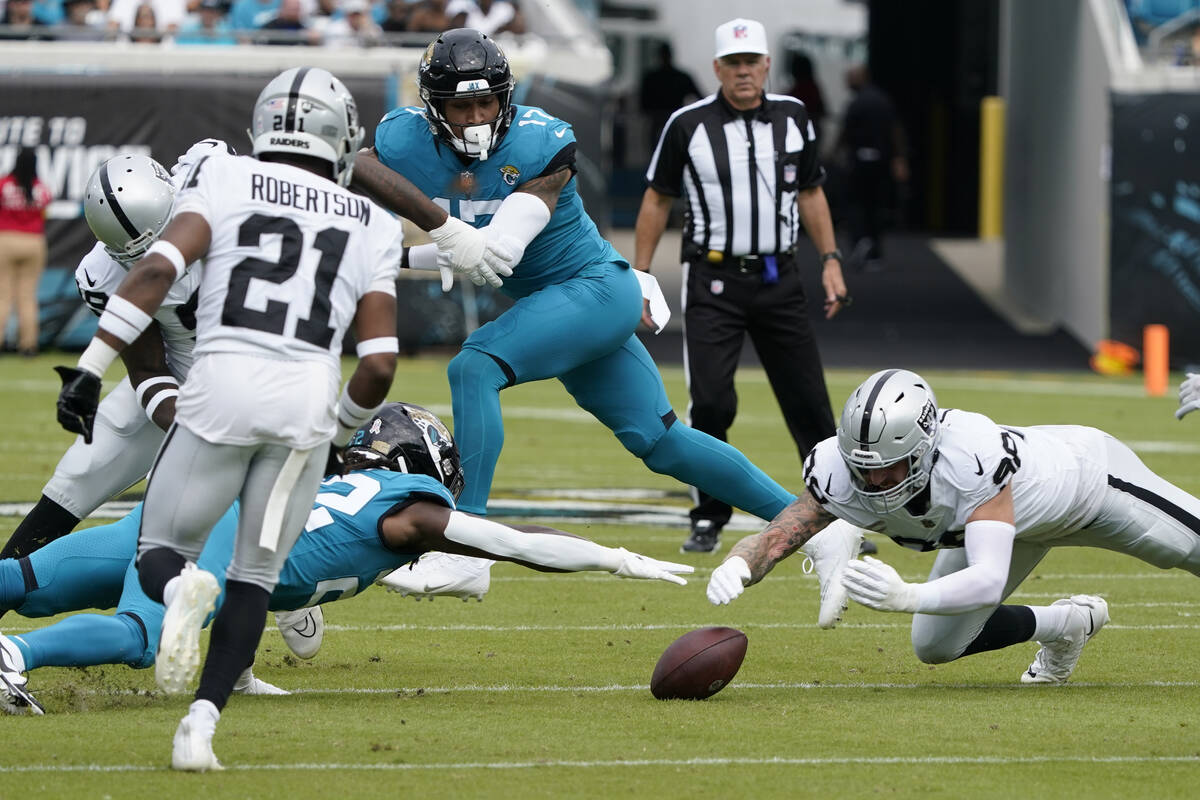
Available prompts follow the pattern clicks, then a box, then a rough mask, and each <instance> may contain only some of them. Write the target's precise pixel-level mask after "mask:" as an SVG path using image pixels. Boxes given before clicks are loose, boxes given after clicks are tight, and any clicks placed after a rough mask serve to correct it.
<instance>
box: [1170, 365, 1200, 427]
mask: <svg viewBox="0 0 1200 800" xmlns="http://www.w3.org/2000/svg"><path fill="white" fill-rule="evenodd" d="M1197 408H1200V374H1198V373H1195V372H1189V373H1188V374H1187V377H1186V378H1184V379H1183V383H1181V384H1179V408H1178V409H1176V411H1175V419H1183V418H1184V416H1185V415H1187V414H1189V413H1191V412H1192V411H1195V410H1196V409H1197Z"/></svg>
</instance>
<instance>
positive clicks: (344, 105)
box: [250, 67, 364, 186]
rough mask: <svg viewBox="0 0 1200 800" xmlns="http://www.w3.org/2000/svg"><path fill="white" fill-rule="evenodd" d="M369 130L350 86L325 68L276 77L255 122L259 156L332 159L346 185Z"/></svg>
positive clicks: (265, 92) (336, 175) (341, 182)
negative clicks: (363, 126)
mask: <svg viewBox="0 0 1200 800" xmlns="http://www.w3.org/2000/svg"><path fill="white" fill-rule="evenodd" d="M363 135H364V132H363V128H362V126H361V125H359V123H358V107H357V106H356V105H355V104H354V98H353V97H351V96H350V91H349V90H348V89H346V87H345V86H344V85H343V84H342V82H341V81H339V80H338V79H337V78H335V77H333V75H332V74H330V73H329V71H327V70H324V69H320V68H319V67H293V68H292V69H289V70H285V71H284V72H281V73H280V74H279V75H277V76H275V77H274V78H272V79H271V82H270V83H268V84H267V85H266V86H265V87H263V90H262V92H260V93H259V95H258V102H256V103H255V104H254V117H253V119H252V120H251V122H250V140H251V142H252V143H253V148H254V154H255V155H260V154H262V153H293V154H295V155H301V156H311V157H313V158H319V159H322V160H324V161H328V162H329V163H330V164H332V165H333V178H334V180H335V181H336V182H337V183H338V184H339V185H340V186H347V185H349V183H350V176H351V174H352V173H353V172H354V159H355V158H356V157H357V156H358V148H359V147H360V146H361V145H362V140H363Z"/></svg>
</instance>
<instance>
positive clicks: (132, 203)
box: [83, 155, 175, 267]
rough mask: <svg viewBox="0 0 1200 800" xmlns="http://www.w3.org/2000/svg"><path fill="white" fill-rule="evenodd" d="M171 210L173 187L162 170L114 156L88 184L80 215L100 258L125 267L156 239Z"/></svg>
mask: <svg viewBox="0 0 1200 800" xmlns="http://www.w3.org/2000/svg"><path fill="white" fill-rule="evenodd" d="M174 205H175V185H174V184H173V183H172V182H171V174H170V173H169V172H167V170H166V169H165V168H164V167H163V166H162V164H159V163H158V162H157V161H155V160H154V159H152V158H150V157H149V156H142V155H119V156H113V157H112V158H110V159H108V160H107V161H105V162H104V163H103V164H101V165H100V166H98V167H96V169H95V171H93V172H92V174H91V177H89V178H88V182H87V189H86V190H85V191H84V200H83V214H84V217H85V218H86V219H87V223H88V227H89V228H91V230H92V233H93V235H95V237H96V238H97V239H98V240H100V242H101V243H103V244H104V250H105V252H107V253H108V254H109V256H111V257H112V258H113V259H114V260H115V261H117V262H119V263H120V264H121V265H123V266H126V267H128V266H129V265H130V264H132V263H133V262H134V261H136V260H137V259H139V258H141V256H142V254H143V253H145V252H146V250H147V249H148V248H149V247H150V245H152V244H153V243H154V242H155V240H157V239H158V237H159V236H160V235H161V234H162V232H163V228H165V227H166V226H167V221H168V220H169V219H170V217H171V209H172V207H173V206H174Z"/></svg>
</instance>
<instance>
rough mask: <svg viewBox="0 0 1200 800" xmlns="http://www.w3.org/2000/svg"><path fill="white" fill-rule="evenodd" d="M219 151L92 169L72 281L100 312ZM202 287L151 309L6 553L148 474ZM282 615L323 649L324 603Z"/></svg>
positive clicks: (189, 277) (187, 358)
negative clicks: (83, 246)
mask: <svg viewBox="0 0 1200 800" xmlns="http://www.w3.org/2000/svg"><path fill="white" fill-rule="evenodd" d="M216 153H225V154H233V149H232V148H230V147H229V145H227V144H226V143H225V142H222V141H220V140H218V139H203V140H201V141H199V142H197V143H196V144H194V145H192V147H191V148H189V149H188V151H187V152H186V153H184V154H183V155H181V156H180V157H179V159H178V161H176V163H175V165H174V166H173V167H172V168H171V172H172V174H173V175H174V177H172V175H168V174H167V171H166V169H164V168H163V167H162V166H161V165H160V164H159V163H158V162H157V161H155V160H154V159H152V158H150V157H148V156H142V155H119V156H114V157H113V158H111V159H109V160H108V161H105V162H104V163H103V164H100V165H99V166H98V167H97V168H96V169H95V171H93V172H92V175H91V177H90V178H89V179H88V183H87V189H86V191H85V192H84V204H83V205H84V217H85V218H86V219H87V223H88V227H89V228H91V231H92V233H93V234H94V235H95V236H96V239H97V240H98V241H97V242H96V245H95V246H94V247H93V248H92V249H91V250H90V251H89V252H88V253H87V255H85V256H84V257H83V259H82V260H81V261H80V262H79V266H78V267H77V268H76V270H75V282H76V284H77V285H78V287H79V294H80V296H81V297H82V298H83V300H84V302H86V303H87V305H88V306H89V307H90V308H91V309H92V310H93V311H94V312H95V313H96V314H97V315H100V314H102V313H103V312H104V307H105V305H106V304H107V302H108V297H109V295H111V294H113V293H114V292H116V290H117V287H118V286H119V285H120V283H121V281H122V280H124V278H125V275H126V273H127V272H128V270H129V265H130V264H132V263H133V262H134V261H136V260H137V259H138V258H139V257H140V256H141V255H142V254H143V253H145V252H146V249H147V248H149V247H150V245H151V244H153V243H154V241H155V240H157V239H158V236H159V234H161V233H162V230H163V228H164V227H166V224H167V220H168V219H169V218H170V215H171V208H172V206H173V205H174V202H175V192H176V190H177V189H178V188H179V187H180V186H181V185H182V183H183V180H184V178H185V177H186V174H185V173H186V172H187V170H188V169H190V168H191V166H192V165H193V164H195V163H196V161H198V160H199V159H201V158H203V157H204V156H206V155H213V154H216ZM199 286H200V275H199V272H197V271H189V272H187V273H185V274H184V275H183V276H182V277H181V278H180V279H179V280H177V281H176V282H175V283H174V284H173V285H172V286H171V288H170V290H169V291H168V292H167V296H166V298H165V299H164V300H163V303H162V305H161V306H160V307H159V309H158V310H157V311H156V312H155V313H154V324H152V325H151V326H150V327H149V328H148V329H147V330H146V332H145V333H143V334H142V335H141V336H140V337H138V339H137V340H136V341H135V342H133V343H132V344H131V345H130V346H129V347H127V348H126V349H125V350H124V351H122V353H121V360H122V361H123V362H124V364H125V368H126V371H127V372H128V377H127V378H125V379H123V380H122V381H121V382H120V383H118V384H117V386H116V387H115V388H114V389H113V390H112V391H111V392H109V393H108V394H107V395H106V396H105V397H104V400H103V401H102V402H101V403H100V406H99V408H98V410H97V413H96V419H95V424H94V425H93V427H92V428H91V429H90V430H88V431H86V432H85V434H84V435H81V436H79V437H77V438H76V440H75V442H74V443H73V444H72V445H71V447H70V448H68V450H67V452H66V453H64V454H63V457H62V458H61V459H60V460H59V462H58V465H57V466H56V467H55V469H54V475H53V476H51V478H50V480H49V481H48V482H47V483H46V485H45V487H44V488H43V489H42V496H41V498H40V499H39V500H38V502H37V504H36V505H35V506H34V507H33V509H32V510H31V511H30V512H29V514H27V515H26V516H25V518H24V519H23V520H21V523H20V524H19V525H18V526H17V529H16V530H15V531H14V532H13V534H12V536H11V537H10V538H9V540H8V543H7V544H5V546H4V548H3V550H0V558H21V557H23V556H27V555H29V554H30V553H32V552H33V551H35V550H37V549H39V548H41V547H42V546H43V545H45V544H48V543H49V542H51V541H53V540H55V539H57V538H59V537H61V536H65V535H66V534H68V533H70V532H71V531H72V530H74V529H75V527H76V526H77V525H78V524H79V521H80V520H81V519H83V518H85V517H87V516H88V515H89V514H91V513H92V512H93V511H95V510H96V509H97V508H99V507H100V505H101V504H103V503H104V502H105V501H107V500H109V499H110V498H111V497H113V496H114V495H116V494H117V493H118V492H120V491H122V490H123V489H125V488H127V487H129V486H131V485H133V484H134V483H137V482H138V481H140V480H141V479H142V478H144V477H146V473H147V472H148V471H149V470H150V465H151V464H152V463H153V462H154V454H155V453H157V452H158V448H159V445H161V444H162V439H163V435H164V433H165V431H166V430H167V428H169V427H170V425H171V423H172V422H173V421H174V419H175V397H176V396H177V395H178V394H179V384H180V383H181V382H182V381H183V380H184V378H185V377H186V376H187V371H188V369H189V368H190V367H191V365H192V349H193V348H194V347H195V345H196V300H197V293H198V289H199ZM276 622H277V623H278V625H279V630H280V633H281V634H282V635H283V639H284V641H285V642H286V643H287V644H288V646H289V647H290V648H291V649H292V652H294V653H295V654H296V655H297V656H300V657H301V658H312V657H313V656H315V655H316V653H317V651H318V650H319V649H320V646H321V639H322V635H323V631H324V619H323V615H322V612H321V609H320V608H319V607H316V608H311V609H302V610H300V611H284V612H280V613H279V614H277V615H276Z"/></svg>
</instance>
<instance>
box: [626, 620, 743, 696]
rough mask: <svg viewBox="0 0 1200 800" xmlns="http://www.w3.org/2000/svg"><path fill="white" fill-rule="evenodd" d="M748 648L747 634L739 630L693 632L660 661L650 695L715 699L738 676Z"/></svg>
mask: <svg viewBox="0 0 1200 800" xmlns="http://www.w3.org/2000/svg"><path fill="white" fill-rule="evenodd" d="M746 645H747V641H746V634H744V633H742V632H741V631H739V630H737V629H736V628H725V627H711V628H699V629H697V630H694V631H689V632H688V633H685V634H684V635H683V636H680V637H679V638H678V639H676V640H675V641H673V642H671V645H670V647H668V648H667V649H666V650H664V651H663V654H662V656H660V657H659V659H658V663H657V664H655V665H654V674H653V675H652V676H651V677H650V693H651V694H653V695H654V696H655V697H657V698H658V699H659V700H703V699H705V698H706V697H712V696H713V695H714V694H716V693H717V692H719V691H721V690H722V689H724V688H725V686H727V685H728V684H729V682H730V681H731V680H733V676H734V675H737V671H738V668H739V667H741V666H742V659H744V658H745V657H746Z"/></svg>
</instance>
